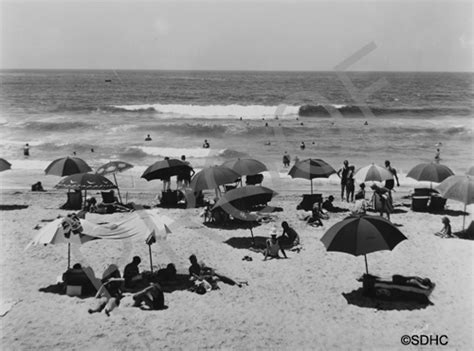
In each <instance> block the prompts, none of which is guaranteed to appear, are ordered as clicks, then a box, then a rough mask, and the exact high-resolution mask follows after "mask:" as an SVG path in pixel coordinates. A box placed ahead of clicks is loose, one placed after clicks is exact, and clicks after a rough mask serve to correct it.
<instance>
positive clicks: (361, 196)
mask: <svg viewBox="0 0 474 351" xmlns="http://www.w3.org/2000/svg"><path fill="white" fill-rule="evenodd" d="M355 196H356V200H357V197H358V198H359V199H365V184H364V183H360V184H359V191H358V192H357V194H356V195H355Z"/></svg>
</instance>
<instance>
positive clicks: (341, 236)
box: [321, 216, 406, 274]
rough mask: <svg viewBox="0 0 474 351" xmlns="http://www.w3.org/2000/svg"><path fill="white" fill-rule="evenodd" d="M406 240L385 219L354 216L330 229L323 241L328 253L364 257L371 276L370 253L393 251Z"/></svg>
mask: <svg viewBox="0 0 474 351" xmlns="http://www.w3.org/2000/svg"><path fill="white" fill-rule="evenodd" d="M405 239H406V237H405V235H403V234H402V233H401V232H400V230H398V228H397V227H395V226H394V225H393V224H392V223H391V222H390V221H388V220H386V219H385V218H383V217H380V216H354V217H347V218H346V219H344V220H342V221H341V222H338V223H336V224H335V225H333V226H332V227H331V228H329V229H328V231H327V232H326V233H325V234H324V236H323V237H322V238H321V241H322V242H323V244H324V246H325V247H326V250H327V251H339V252H345V253H348V254H351V255H354V256H360V255H364V258H365V270H366V272H367V274H369V268H368V265H367V254H368V253H371V252H376V251H383V250H392V249H393V248H394V247H395V246H397V245H398V244H399V243H400V242H401V241H403V240H405Z"/></svg>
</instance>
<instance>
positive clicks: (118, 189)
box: [114, 173, 123, 203]
mask: <svg viewBox="0 0 474 351" xmlns="http://www.w3.org/2000/svg"><path fill="white" fill-rule="evenodd" d="M114 180H115V185H116V186H117V193H118V197H119V199H120V203H123V202H122V196H121V195H120V188H119V186H118V183H117V178H116V177H115V173H114Z"/></svg>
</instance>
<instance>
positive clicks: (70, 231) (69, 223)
mask: <svg viewBox="0 0 474 351" xmlns="http://www.w3.org/2000/svg"><path fill="white" fill-rule="evenodd" d="M97 226H98V225H96V224H94V223H92V222H89V221H87V220H85V219H79V218H77V217H75V216H68V217H65V218H57V219H55V220H54V221H52V222H50V223H48V224H47V225H46V226H44V227H43V228H41V229H40V231H39V232H38V234H37V235H36V236H35V237H34V238H33V240H32V241H31V242H30V243H29V244H28V246H27V247H26V248H28V247H30V246H31V245H41V244H42V245H57V244H68V258H67V267H68V268H70V266H71V244H77V245H82V244H84V243H86V242H88V241H91V240H95V239H98V238H97V237H95V236H93V235H90V234H86V233H92V232H93V231H94V230H95V228H96V227H97Z"/></svg>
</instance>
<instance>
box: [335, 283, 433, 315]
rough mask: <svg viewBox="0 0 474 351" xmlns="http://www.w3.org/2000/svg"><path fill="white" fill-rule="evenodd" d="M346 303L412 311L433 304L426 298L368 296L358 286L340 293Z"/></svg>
mask: <svg viewBox="0 0 474 351" xmlns="http://www.w3.org/2000/svg"><path fill="white" fill-rule="evenodd" d="M342 296H344V298H345V299H346V301H347V303H348V304H350V305H354V306H359V307H365V308H374V309H376V310H380V311H413V310H421V309H425V308H426V307H428V306H430V305H433V303H432V302H431V301H430V300H428V298H426V297H423V298H420V299H410V300H409V299H397V300H395V299H391V300H389V299H382V298H375V297H369V296H366V295H364V294H363V289H362V288H359V289H357V290H353V291H351V292H350V293H342Z"/></svg>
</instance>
